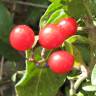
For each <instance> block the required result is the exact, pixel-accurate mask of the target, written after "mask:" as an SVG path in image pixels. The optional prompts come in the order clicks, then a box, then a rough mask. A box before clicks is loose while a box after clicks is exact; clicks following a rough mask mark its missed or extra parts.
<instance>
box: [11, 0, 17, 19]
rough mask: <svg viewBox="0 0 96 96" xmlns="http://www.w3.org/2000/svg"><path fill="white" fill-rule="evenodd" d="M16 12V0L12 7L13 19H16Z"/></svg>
mask: <svg viewBox="0 0 96 96" xmlns="http://www.w3.org/2000/svg"><path fill="white" fill-rule="evenodd" d="M15 10H16V3H15V0H14V2H13V6H12V17H13V18H14V15H15V12H14V11H15Z"/></svg>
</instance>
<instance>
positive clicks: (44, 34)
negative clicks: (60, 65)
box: [39, 24, 65, 49]
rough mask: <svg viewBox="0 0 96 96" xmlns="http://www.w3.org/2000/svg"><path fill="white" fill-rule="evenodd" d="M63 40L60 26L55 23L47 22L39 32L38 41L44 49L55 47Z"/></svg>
mask: <svg viewBox="0 0 96 96" xmlns="http://www.w3.org/2000/svg"><path fill="white" fill-rule="evenodd" d="M64 40H65V38H64V36H63V35H62V31H61V28H60V27H58V26H57V25H55V24H49V25H47V26H46V27H45V28H43V29H41V30H40V32H39V42H40V44H41V45H42V46H43V47H44V48H46V49H53V48H57V47H59V46H60V45H61V44H62V43H63V41H64Z"/></svg>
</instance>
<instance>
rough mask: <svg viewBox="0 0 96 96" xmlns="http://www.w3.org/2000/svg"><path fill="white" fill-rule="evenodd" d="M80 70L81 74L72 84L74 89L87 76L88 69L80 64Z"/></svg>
mask: <svg viewBox="0 0 96 96" xmlns="http://www.w3.org/2000/svg"><path fill="white" fill-rule="evenodd" d="M80 67H81V72H82V74H81V75H80V76H79V78H78V79H77V81H76V82H75V84H74V89H75V90H77V89H78V87H79V86H80V84H81V83H82V82H83V81H84V80H85V79H86V78H87V77H88V71H87V69H86V67H85V66H84V65H81V66H80Z"/></svg>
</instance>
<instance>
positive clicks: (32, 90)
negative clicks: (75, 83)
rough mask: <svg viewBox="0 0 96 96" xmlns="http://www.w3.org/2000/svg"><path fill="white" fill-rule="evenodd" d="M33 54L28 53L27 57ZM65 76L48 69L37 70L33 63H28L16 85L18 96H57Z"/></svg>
mask: <svg viewBox="0 0 96 96" xmlns="http://www.w3.org/2000/svg"><path fill="white" fill-rule="evenodd" d="M30 54H31V52H30V50H29V52H28V51H27V57H29V56H30ZM64 80H65V76H63V75H57V74H54V73H52V72H51V71H50V70H49V69H48V68H44V69H42V68H37V67H36V65H35V64H34V63H33V62H28V61H27V62H26V72H25V74H24V76H23V77H22V79H21V80H20V81H19V82H18V83H17V84H16V92H17V95H18V96H26V94H27V95H28V96H55V95H56V93H57V92H58V90H59V88H60V86H61V85H62V84H63V83H64Z"/></svg>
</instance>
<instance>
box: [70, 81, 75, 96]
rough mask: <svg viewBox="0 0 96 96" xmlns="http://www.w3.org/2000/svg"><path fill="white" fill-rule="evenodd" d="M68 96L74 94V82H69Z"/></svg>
mask: <svg viewBox="0 0 96 96" xmlns="http://www.w3.org/2000/svg"><path fill="white" fill-rule="evenodd" d="M69 93H70V96H73V95H74V94H75V90H74V80H70V90H69Z"/></svg>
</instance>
